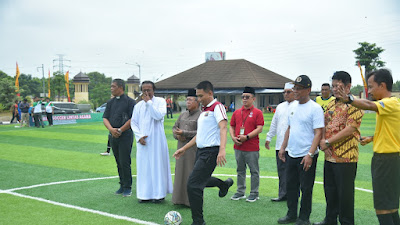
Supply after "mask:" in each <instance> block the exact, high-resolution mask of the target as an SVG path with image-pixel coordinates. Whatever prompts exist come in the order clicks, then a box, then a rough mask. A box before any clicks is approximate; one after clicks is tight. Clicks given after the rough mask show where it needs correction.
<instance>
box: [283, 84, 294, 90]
mask: <svg viewBox="0 0 400 225" xmlns="http://www.w3.org/2000/svg"><path fill="white" fill-rule="evenodd" d="M293 87H294V84H293V83H292V82H288V83H286V84H285V88H284V89H293Z"/></svg>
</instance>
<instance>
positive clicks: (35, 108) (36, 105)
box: [33, 101, 42, 113]
mask: <svg viewBox="0 0 400 225" xmlns="http://www.w3.org/2000/svg"><path fill="white" fill-rule="evenodd" d="M33 113H42V101H37V102H34V103H33Z"/></svg>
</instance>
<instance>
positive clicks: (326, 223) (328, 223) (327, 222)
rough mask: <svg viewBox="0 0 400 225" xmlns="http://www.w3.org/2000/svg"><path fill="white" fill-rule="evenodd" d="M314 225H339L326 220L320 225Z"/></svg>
mask: <svg viewBox="0 0 400 225" xmlns="http://www.w3.org/2000/svg"><path fill="white" fill-rule="evenodd" d="M313 225H337V221H336V222H335V221H327V220H326V219H324V220H322V221H321V222H319V223H313Z"/></svg>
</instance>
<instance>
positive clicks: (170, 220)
mask: <svg viewBox="0 0 400 225" xmlns="http://www.w3.org/2000/svg"><path fill="white" fill-rule="evenodd" d="M181 223H182V216H181V214H180V213H179V212H177V211H169V212H168V213H167V214H166V215H165V217H164V224H165V225H179V224H181Z"/></svg>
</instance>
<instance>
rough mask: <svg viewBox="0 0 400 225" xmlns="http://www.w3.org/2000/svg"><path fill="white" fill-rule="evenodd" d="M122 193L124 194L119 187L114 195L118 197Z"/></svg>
mask: <svg viewBox="0 0 400 225" xmlns="http://www.w3.org/2000/svg"><path fill="white" fill-rule="evenodd" d="M122 193H124V189H123V188H122V187H120V188H119V189H118V190H117V191H116V192H115V194H116V195H120V194H122Z"/></svg>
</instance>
